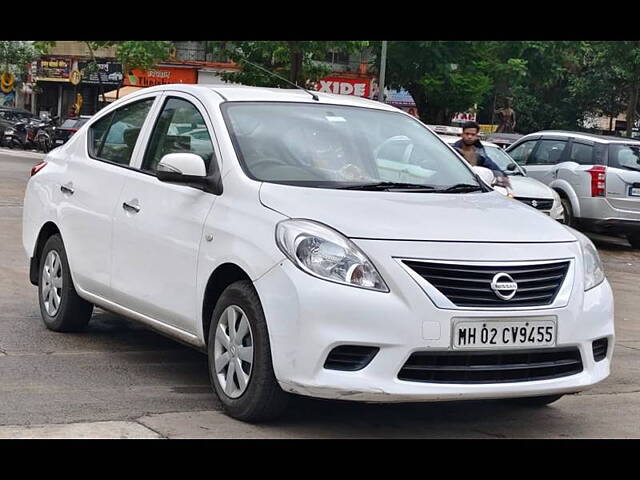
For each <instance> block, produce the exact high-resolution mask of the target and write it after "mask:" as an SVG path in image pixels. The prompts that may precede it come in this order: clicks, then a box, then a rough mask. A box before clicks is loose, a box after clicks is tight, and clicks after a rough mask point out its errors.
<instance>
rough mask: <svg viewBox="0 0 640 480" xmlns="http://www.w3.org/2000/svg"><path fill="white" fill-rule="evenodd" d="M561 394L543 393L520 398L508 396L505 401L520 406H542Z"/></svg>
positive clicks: (556, 398)
mask: <svg viewBox="0 0 640 480" xmlns="http://www.w3.org/2000/svg"><path fill="white" fill-rule="evenodd" d="M562 397H563V395H544V396H541V397H522V398H509V399H507V401H508V402H509V403H511V404H513V405H518V406H522V407H544V406H546V405H549V404H550V403H553V402H555V401H557V400H559V399H560V398H562Z"/></svg>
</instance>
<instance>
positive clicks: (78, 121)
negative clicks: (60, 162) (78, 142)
mask: <svg viewBox="0 0 640 480" xmlns="http://www.w3.org/2000/svg"><path fill="white" fill-rule="evenodd" d="M90 118H91V115H81V116H80V117H75V118H67V119H66V120H65V121H64V122H62V125H60V126H59V127H55V129H54V130H53V147H54V148H55V147H59V146H60V145H63V144H64V143H65V142H66V141H68V140H69V138H71V136H72V135H73V134H74V133H76V132H77V131H78V130H79V129H80V127H82V125H84V124H85V123H87V122H88V121H89V119H90Z"/></svg>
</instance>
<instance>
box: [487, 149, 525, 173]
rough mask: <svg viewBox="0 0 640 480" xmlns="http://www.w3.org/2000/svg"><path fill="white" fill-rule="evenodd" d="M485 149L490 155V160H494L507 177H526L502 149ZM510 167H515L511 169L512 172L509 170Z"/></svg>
mask: <svg viewBox="0 0 640 480" xmlns="http://www.w3.org/2000/svg"><path fill="white" fill-rule="evenodd" d="M484 149H485V151H486V152H487V155H489V158H490V159H491V160H493V161H494V162H495V163H496V164H497V165H498V167H500V170H502V171H503V172H505V173H506V174H507V175H524V174H523V173H522V171H521V170H520V167H519V166H518V164H516V162H515V161H514V160H513V158H511V157H510V156H509V154H508V153H506V152H505V151H504V150H503V149H501V148H500V147H489V146H485V147H484ZM509 165H514V166H513V167H511V168H512V170H508V168H509Z"/></svg>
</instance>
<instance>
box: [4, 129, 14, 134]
mask: <svg viewBox="0 0 640 480" xmlns="http://www.w3.org/2000/svg"><path fill="white" fill-rule="evenodd" d="M4 134H5V135H12V134H13V129H11V128H7V129H6V130H5V131H4Z"/></svg>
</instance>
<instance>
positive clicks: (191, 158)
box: [156, 153, 207, 180]
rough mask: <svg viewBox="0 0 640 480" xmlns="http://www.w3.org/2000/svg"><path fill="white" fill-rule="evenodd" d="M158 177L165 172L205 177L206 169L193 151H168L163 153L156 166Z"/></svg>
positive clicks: (202, 161)
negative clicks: (165, 153)
mask: <svg viewBox="0 0 640 480" xmlns="http://www.w3.org/2000/svg"><path fill="white" fill-rule="evenodd" d="M156 170H157V173H158V178H159V179H160V180H162V178H160V177H161V176H164V175H163V174H165V173H175V174H178V175H181V176H189V177H206V176H207V170H206V168H205V166H204V160H202V158H201V157H200V156H199V155H196V154H195V153H170V154H168V155H165V156H164V157H162V159H161V160H160V163H158V167H157V168H156Z"/></svg>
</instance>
